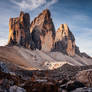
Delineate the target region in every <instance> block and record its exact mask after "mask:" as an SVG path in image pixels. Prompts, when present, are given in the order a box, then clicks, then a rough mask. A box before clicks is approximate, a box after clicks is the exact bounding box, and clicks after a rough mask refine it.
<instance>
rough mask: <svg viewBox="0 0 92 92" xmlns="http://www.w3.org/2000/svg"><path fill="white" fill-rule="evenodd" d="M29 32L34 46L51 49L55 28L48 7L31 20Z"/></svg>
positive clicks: (45, 49)
mask: <svg viewBox="0 0 92 92" xmlns="http://www.w3.org/2000/svg"><path fill="white" fill-rule="evenodd" d="M30 32H31V34H32V40H33V41H34V44H35V48H37V49H41V50H44V51H51V49H52V48H53V46H54V40H55V28H54V24H53V22H52V18H51V14H50V11H49V10H48V9H46V10H44V11H43V12H42V13H41V14H40V15H39V16H38V17H36V18H35V19H34V21H32V23H31V26H30Z"/></svg>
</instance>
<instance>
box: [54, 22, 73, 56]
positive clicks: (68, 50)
mask: <svg viewBox="0 0 92 92" xmlns="http://www.w3.org/2000/svg"><path fill="white" fill-rule="evenodd" d="M55 50H57V51H61V52H63V53H65V54H68V55H69V56H74V55H75V38H74V36H73V34H72V32H71V31H70V30H69V28H68V26H67V24H61V26H60V28H59V29H58V30H57V32H56V37H55Z"/></svg>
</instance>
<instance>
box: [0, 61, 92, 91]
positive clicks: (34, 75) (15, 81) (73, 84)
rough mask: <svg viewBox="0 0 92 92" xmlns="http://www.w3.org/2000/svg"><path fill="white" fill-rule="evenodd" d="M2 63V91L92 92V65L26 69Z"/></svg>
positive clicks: (0, 68) (0, 65)
mask: <svg viewBox="0 0 92 92" xmlns="http://www.w3.org/2000/svg"><path fill="white" fill-rule="evenodd" d="M8 65H12V66H16V65H13V64H11V63H10V64H9V63H8V62H7V63H4V62H1V63H0V92H44V91H45V92H91V91H92V88H91V87H92V65H90V66H76V67H75V66H72V65H69V64H65V65H63V66H62V67H60V68H58V69H55V70H31V71H28V70H25V69H22V68H20V67H17V68H16V69H14V68H10V67H8Z"/></svg>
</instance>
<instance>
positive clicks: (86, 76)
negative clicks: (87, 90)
mask: <svg viewBox="0 0 92 92" xmlns="http://www.w3.org/2000/svg"><path fill="white" fill-rule="evenodd" d="M76 80H77V81H80V82H81V83H83V84H84V85H85V86H86V87H92V69H88V70H83V71H80V72H79V73H78V74H77V75H76Z"/></svg>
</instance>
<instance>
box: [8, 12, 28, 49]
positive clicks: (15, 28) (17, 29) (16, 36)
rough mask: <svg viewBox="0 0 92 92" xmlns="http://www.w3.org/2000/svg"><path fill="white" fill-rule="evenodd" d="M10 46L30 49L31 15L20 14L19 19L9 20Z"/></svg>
mask: <svg viewBox="0 0 92 92" xmlns="http://www.w3.org/2000/svg"><path fill="white" fill-rule="evenodd" d="M8 45H21V46H24V47H26V48H29V47H30V15H29V14H28V13H24V12H22V11H21V12H20V16H19V17H17V18H10V19H9V39H8Z"/></svg>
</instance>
